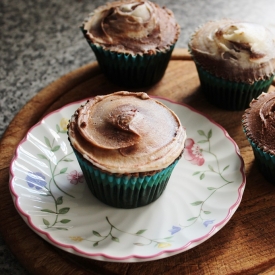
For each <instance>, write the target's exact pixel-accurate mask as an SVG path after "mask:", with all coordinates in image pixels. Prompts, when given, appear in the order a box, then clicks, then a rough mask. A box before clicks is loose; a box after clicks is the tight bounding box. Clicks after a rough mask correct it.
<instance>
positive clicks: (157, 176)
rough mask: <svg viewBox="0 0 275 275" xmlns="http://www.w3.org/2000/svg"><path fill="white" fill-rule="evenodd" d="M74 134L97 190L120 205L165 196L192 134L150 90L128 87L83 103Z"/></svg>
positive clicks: (108, 201) (86, 171)
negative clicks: (137, 89) (153, 96)
mask: <svg viewBox="0 0 275 275" xmlns="http://www.w3.org/2000/svg"><path fill="white" fill-rule="evenodd" d="M68 136H69V140H70V142H71V145H72V147H73V149H74V152H75V154H76V156H77V159H78V161H79V164H80V167H81V169H82V171H83V174H84V177H85V179H86V182H87V184H88V186H89V188H90V190H91V192H92V193H93V194H94V196H95V197H97V198H98V199H99V200H100V201H102V202H103V203H105V204H108V205H111V206H114V207H118V208H136V207H140V206H144V205H147V204H149V203H151V202H153V201H155V200H156V199H158V198H159V197H160V195H161V194H162V193H163V191H164V190H165V188H166V185H167V182H168V180H169V178H170V175H171V173H172V171H173V169H174V167H175V165H176V163H177V162H178V160H179V158H180V157H181V155H182V152H183V150H184V142H185V139H186V133H185V129H184V128H183V127H182V125H181V122H180V120H179V119H178V117H177V116H176V114H175V113H174V112H173V111H172V110H170V109H169V108H167V107H166V106H165V105H163V104H162V103H160V102H158V101H156V100H154V99H152V98H149V96H148V95H147V94H146V93H130V92H126V91H121V92H116V93H113V94H109V95H106V96H97V97H94V98H92V99H91V100H89V101H88V102H87V103H86V104H85V105H84V106H81V107H80V108H79V109H78V110H77V111H76V112H75V114H74V115H73V116H72V118H71V121H70V123H69V126H68Z"/></svg>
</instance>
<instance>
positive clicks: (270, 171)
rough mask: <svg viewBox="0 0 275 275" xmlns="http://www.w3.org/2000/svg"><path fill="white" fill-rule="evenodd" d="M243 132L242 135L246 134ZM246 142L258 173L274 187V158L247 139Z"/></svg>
mask: <svg viewBox="0 0 275 275" xmlns="http://www.w3.org/2000/svg"><path fill="white" fill-rule="evenodd" d="M243 131H244V133H245V132H246V131H245V129H244V130H243ZM246 137H247V136H246ZM247 140H248V141H249V143H250V145H251V147H252V150H253V153H254V157H255V161H256V164H257V166H258V168H259V170H260V172H261V173H262V174H263V176H264V177H265V179H266V180H267V181H269V182H270V183H272V184H274V185H275V156H274V155H271V154H269V153H268V152H265V151H263V150H262V149H261V148H260V147H258V146H257V144H255V143H254V142H253V141H252V140H251V139H250V138H248V137H247Z"/></svg>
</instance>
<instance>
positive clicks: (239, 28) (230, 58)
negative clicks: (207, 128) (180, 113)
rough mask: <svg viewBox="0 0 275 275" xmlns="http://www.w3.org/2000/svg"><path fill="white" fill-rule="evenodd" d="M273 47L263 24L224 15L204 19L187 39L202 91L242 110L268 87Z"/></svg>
mask: <svg viewBox="0 0 275 275" xmlns="http://www.w3.org/2000/svg"><path fill="white" fill-rule="evenodd" d="M274 49H275V40H274V36H273V35H272V33H271V32H270V31H269V30H268V29H266V28H265V27H263V26H261V25H258V24H253V23H245V22H240V21H234V20H228V19H223V20H219V21H210V22H207V23H206V24H204V25H203V26H202V27H200V28H199V29H198V30H197V31H196V32H195V33H194V34H193V35H192V37H191V39H190V42H189V50H190V53H191V56H192V58H193V60H194V62H195V64H196V67H197V71H198V75H199V78H200V82H201V88H202V91H203V93H204V94H205V96H206V98H207V99H208V100H209V101H210V102H211V103H213V104H214V105H216V106H218V107H221V108H223V109H228V110H244V109H245V108H247V107H248V106H249V103H250V102H251V100H252V99H253V98H256V97H257V96H258V95H259V94H261V93H262V92H266V91H267V90H268V88H269V86H270V84H271V83H272V81H273V77H274V72H275V50H274Z"/></svg>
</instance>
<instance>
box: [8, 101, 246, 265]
mask: <svg viewBox="0 0 275 275" xmlns="http://www.w3.org/2000/svg"><path fill="white" fill-rule="evenodd" d="M158 99H159V100H160V101H162V102H163V103H164V104H166V105H167V106H168V107H169V108H171V109H172V110H174V111H175V113H176V114H177V115H178V116H179V118H180V119H181V121H182V124H183V125H184V126H185V128H186V131H187V134H188V138H189V139H188V140H187V143H186V149H185V154H184V156H183V157H182V158H181V160H180V161H179V163H178V165H177V166H176V168H175V169H174V171H173V174H172V176H171V178H170V181H169V183H168V185H167V188H166V190H165V191H164V193H163V194H162V196H161V197H160V198H159V199H158V200H157V201H155V202H153V203H152V204H150V205H148V206H145V207H141V208H137V209H131V210H125V209H116V208H112V207H109V206H107V205H104V204H102V203H101V202H99V201H98V200H97V199H96V198H94V197H93V195H92V194H91V193H90V192H89V190H88V188H87V186H86V184H85V181H84V179H83V176H82V173H81V170H80V167H79V165H78V162H77V160H76V158H75V156H74V154H73V153H72V148H71V147H70V145H69V142H68V139H67V134H66V125H67V121H68V119H70V117H71V115H72V114H73V113H74V111H75V110H76V109H77V108H78V107H79V106H80V104H83V103H84V102H85V101H86V100H84V101H81V102H76V103H72V104H69V105H67V106H65V107H63V108H61V109H59V110H57V111H55V112H53V113H51V114H49V115H48V116H46V117H45V118H44V119H43V120H42V121H41V122H39V123H38V124H36V125H35V126H34V127H33V128H32V129H30V131H29V132H28V134H27V136H26V137H25V139H24V140H22V142H21V143H20V144H19V146H18V148H17V150H16V153H15V156H14V159H13V161H12V163H11V168H10V191H11V194H12V197H13V200H14V204H15V207H16V209H17V210H18V212H19V214H20V215H21V216H22V218H23V219H24V220H25V222H26V223H27V224H28V226H29V227H30V228H31V229H32V230H33V231H34V232H35V233H37V234H38V235H40V236H41V237H42V238H44V239H45V240H47V241H48V242H50V243H51V244H53V245H55V246H57V247H59V248H61V249H63V250H66V251H68V252H71V253H73V254H76V255H80V256H83V257H87V258H92V259H96V260H103V261H115V262H141V261H149V260H156V259H161V258H165V257H168V256H172V255H175V254H178V253H181V252H183V251H186V250H188V249H190V248H192V247H195V246H197V245H199V244H200V243H202V242H204V241H206V240H207V239H209V238H210V237H211V236H213V235H214V234H215V233H216V232H217V231H218V230H220V229H221V228H222V227H223V226H224V225H225V224H226V223H227V222H228V221H229V219H230V218H231V217H232V215H233V214H234V212H235V211H236V209H237V207H238V206H239V204H240V202H241V199H242V195H243V191H244V188H245V181H246V180H245V173H244V162H243V160H242V158H241V156H240V152H239V149H238V146H237V145H236V143H235V142H234V141H233V140H232V139H231V138H230V137H229V135H228V134H227V132H226V131H225V130H224V129H223V128H222V127H221V126H219V125H217V124H216V123H215V122H214V121H212V120H211V119H209V118H207V117H205V116H204V115H203V114H200V113H198V112H197V111H196V110H194V109H192V108H190V107H188V106H185V105H181V104H177V103H174V102H170V101H168V100H165V99H160V98H158Z"/></svg>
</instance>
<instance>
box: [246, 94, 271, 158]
mask: <svg viewBox="0 0 275 275" xmlns="http://www.w3.org/2000/svg"><path fill="white" fill-rule="evenodd" d="M243 126H244V129H245V131H246V134H247V136H248V137H249V138H250V139H251V140H252V141H253V142H254V143H255V144H257V146H258V147H260V148H261V149H262V150H264V151H266V152H269V153H271V154H273V155H275V142H274V141H275V91H273V92H269V93H262V94H261V95H260V96H259V97H258V98H257V99H254V100H252V102H251V103H250V108H248V109H247V110H246V111H245V113H244V115H243Z"/></svg>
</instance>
